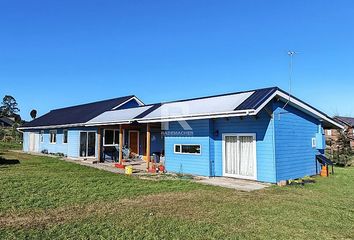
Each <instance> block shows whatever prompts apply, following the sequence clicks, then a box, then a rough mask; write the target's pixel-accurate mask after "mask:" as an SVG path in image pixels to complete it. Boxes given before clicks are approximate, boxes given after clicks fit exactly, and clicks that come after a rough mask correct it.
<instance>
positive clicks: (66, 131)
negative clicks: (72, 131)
mask: <svg viewBox="0 0 354 240" xmlns="http://www.w3.org/2000/svg"><path fill="white" fill-rule="evenodd" d="M63 143H68V130H63Z"/></svg>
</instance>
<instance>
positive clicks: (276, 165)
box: [20, 87, 343, 183]
mask: <svg viewBox="0 0 354 240" xmlns="http://www.w3.org/2000/svg"><path fill="white" fill-rule="evenodd" d="M327 128H328V129H333V128H337V129H341V128H343V126H342V125H340V124H339V123H337V122H336V121H334V120H333V119H332V118H330V117H329V116H327V115H326V114H325V113H323V112H321V111H319V110H317V109H316V108H314V107H312V106H310V105H309V104H307V103H305V102H304V101H301V100H300V99H298V98H296V97H294V96H292V95H289V94H288V93H287V92H285V91H283V90H281V89H279V88H277V87H272V88H265V89H257V90H250V91H244V92H236V93H229V94H223V95H217V96H209V97H202V98H194V99H186V100H180V101H173V102H164V103H158V104H148V105H146V104H144V103H143V102H142V101H140V100H139V99H138V98H137V97H135V96H126V97H121V98H116V99H110V100H106V101H100V102H95V103H89V104H84V105H79V106H73V107H68V108H62V109H56V110H53V111H51V112H49V113H47V114H45V115H43V116H41V117H39V118H37V119H35V120H33V121H31V122H29V123H26V124H25V125H24V126H23V127H21V128H20V130H21V131H23V133H24V142H23V150H24V151H26V152H41V151H43V150H45V151H48V152H51V153H62V154H64V155H65V156H67V157H69V158H74V159H98V160H99V161H103V152H104V149H108V148H109V147H117V146H119V147H118V148H117V149H119V151H118V152H119V158H120V159H121V158H122V148H123V146H126V147H127V148H128V149H129V150H130V152H132V153H134V154H136V155H139V156H141V157H142V158H144V159H146V160H147V161H149V160H150V156H151V155H152V153H154V152H159V153H161V154H162V155H163V156H164V158H165V167H166V170H167V171H169V172H178V173H185V174H194V175H201V176H226V177H235V178H242V179H251V180H257V181H262V182H270V183H276V182H279V181H281V180H289V179H296V178H301V177H304V176H309V175H315V174H317V172H316V171H318V169H319V165H318V163H317V161H316V155H317V154H319V153H323V151H324V148H325V137H324V129H327ZM120 142H122V144H120Z"/></svg>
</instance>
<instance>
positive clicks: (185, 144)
mask: <svg viewBox="0 0 354 240" xmlns="http://www.w3.org/2000/svg"><path fill="white" fill-rule="evenodd" d="M176 146H179V147H180V150H181V151H180V152H176ZM182 146H199V148H200V152H199V153H184V152H182ZM173 152H174V153H175V154H183V155H202V145H201V144H198V143H196V144H193V143H188V144H187V143H179V144H174V145H173Z"/></svg>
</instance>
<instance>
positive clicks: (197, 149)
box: [174, 144, 201, 155]
mask: <svg viewBox="0 0 354 240" xmlns="http://www.w3.org/2000/svg"><path fill="white" fill-rule="evenodd" d="M174 148H175V149H174V153H179V154H197V155H199V154H200V153H201V146H200V144H175V145H174Z"/></svg>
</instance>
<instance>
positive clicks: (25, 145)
mask: <svg viewBox="0 0 354 240" xmlns="http://www.w3.org/2000/svg"><path fill="white" fill-rule="evenodd" d="M22 150H23V151H25V152H28V151H29V132H28V131H26V132H23V143H22Z"/></svg>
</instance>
